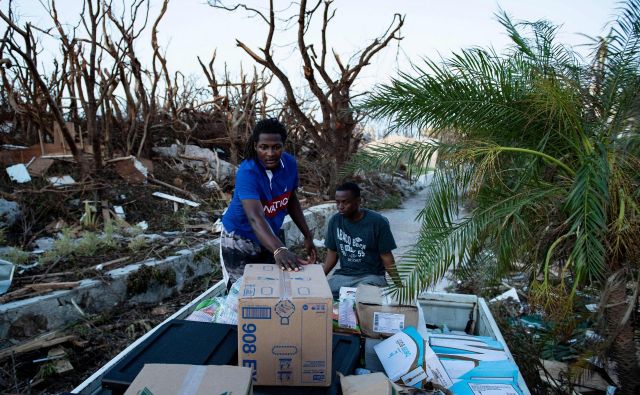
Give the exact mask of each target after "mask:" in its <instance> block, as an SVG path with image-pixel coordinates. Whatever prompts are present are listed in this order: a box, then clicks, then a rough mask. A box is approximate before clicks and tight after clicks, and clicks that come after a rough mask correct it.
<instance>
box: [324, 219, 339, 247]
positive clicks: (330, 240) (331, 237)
mask: <svg viewBox="0 0 640 395" xmlns="http://www.w3.org/2000/svg"><path fill="white" fill-rule="evenodd" d="M335 219H336V216H335V215H334V216H333V217H331V219H330V220H329V225H328V226H327V234H326V237H325V238H324V246H325V247H326V248H328V249H330V250H331V251H338V246H337V245H336V221H335Z"/></svg>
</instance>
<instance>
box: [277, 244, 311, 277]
mask: <svg viewBox="0 0 640 395" xmlns="http://www.w3.org/2000/svg"><path fill="white" fill-rule="evenodd" d="M273 258H274V259H275V261H276V265H278V266H280V268H281V269H282V270H287V271H292V270H293V271H296V272H297V271H298V270H300V265H304V264H305V263H304V262H305V261H303V260H302V259H300V258H298V257H297V256H296V254H294V253H293V252H291V251H289V250H287V249H283V250H281V251H279V252H277V253H276V254H275V255H274V256H273Z"/></svg>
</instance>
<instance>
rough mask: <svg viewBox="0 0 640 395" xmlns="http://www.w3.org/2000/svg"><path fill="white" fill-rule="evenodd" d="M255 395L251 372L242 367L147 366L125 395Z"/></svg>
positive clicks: (154, 364)
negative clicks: (253, 394)
mask: <svg viewBox="0 0 640 395" xmlns="http://www.w3.org/2000/svg"><path fill="white" fill-rule="evenodd" d="M252 393H253V390H252V384H251V370H250V369H247V368H241V367H238V366H224V365H222V366H216V365H207V366H202V365H174V364H156V363H152V364H146V365H144V367H143V368H142V370H141V371H140V373H138V375H137V376H136V378H135V380H134V381H133V382H132V383H131V385H130V386H129V388H128V389H127V392H125V395H138V394H145V395H175V394H184V395H210V394H234V395H250V394H252Z"/></svg>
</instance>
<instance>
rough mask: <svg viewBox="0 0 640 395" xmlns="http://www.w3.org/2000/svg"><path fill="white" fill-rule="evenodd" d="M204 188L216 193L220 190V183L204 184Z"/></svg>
mask: <svg viewBox="0 0 640 395" xmlns="http://www.w3.org/2000/svg"><path fill="white" fill-rule="evenodd" d="M202 187H203V188H204V189H207V190H209V191H215V190H218V189H220V186H219V185H218V183H217V182H215V181H213V180H211V181H208V182H205V183H204V184H202Z"/></svg>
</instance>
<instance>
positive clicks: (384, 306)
mask: <svg viewBox="0 0 640 395" xmlns="http://www.w3.org/2000/svg"><path fill="white" fill-rule="evenodd" d="M356 310H357V313H358V320H359V321H360V329H361V330H362V334H363V335H365V336H367V337H370V338H373V339H379V338H383V337H386V336H391V335H393V334H396V333H400V332H402V330H403V329H404V328H408V327H410V326H414V327H415V326H417V325H418V307H417V305H416V303H415V301H413V302H411V303H409V304H403V303H400V302H399V301H398V300H396V299H394V298H393V297H392V296H391V295H385V294H384V289H383V288H380V287H375V286H372V285H364V284H360V285H359V286H358V290H357V292H356ZM400 317H402V319H400Z"/></svg>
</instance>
